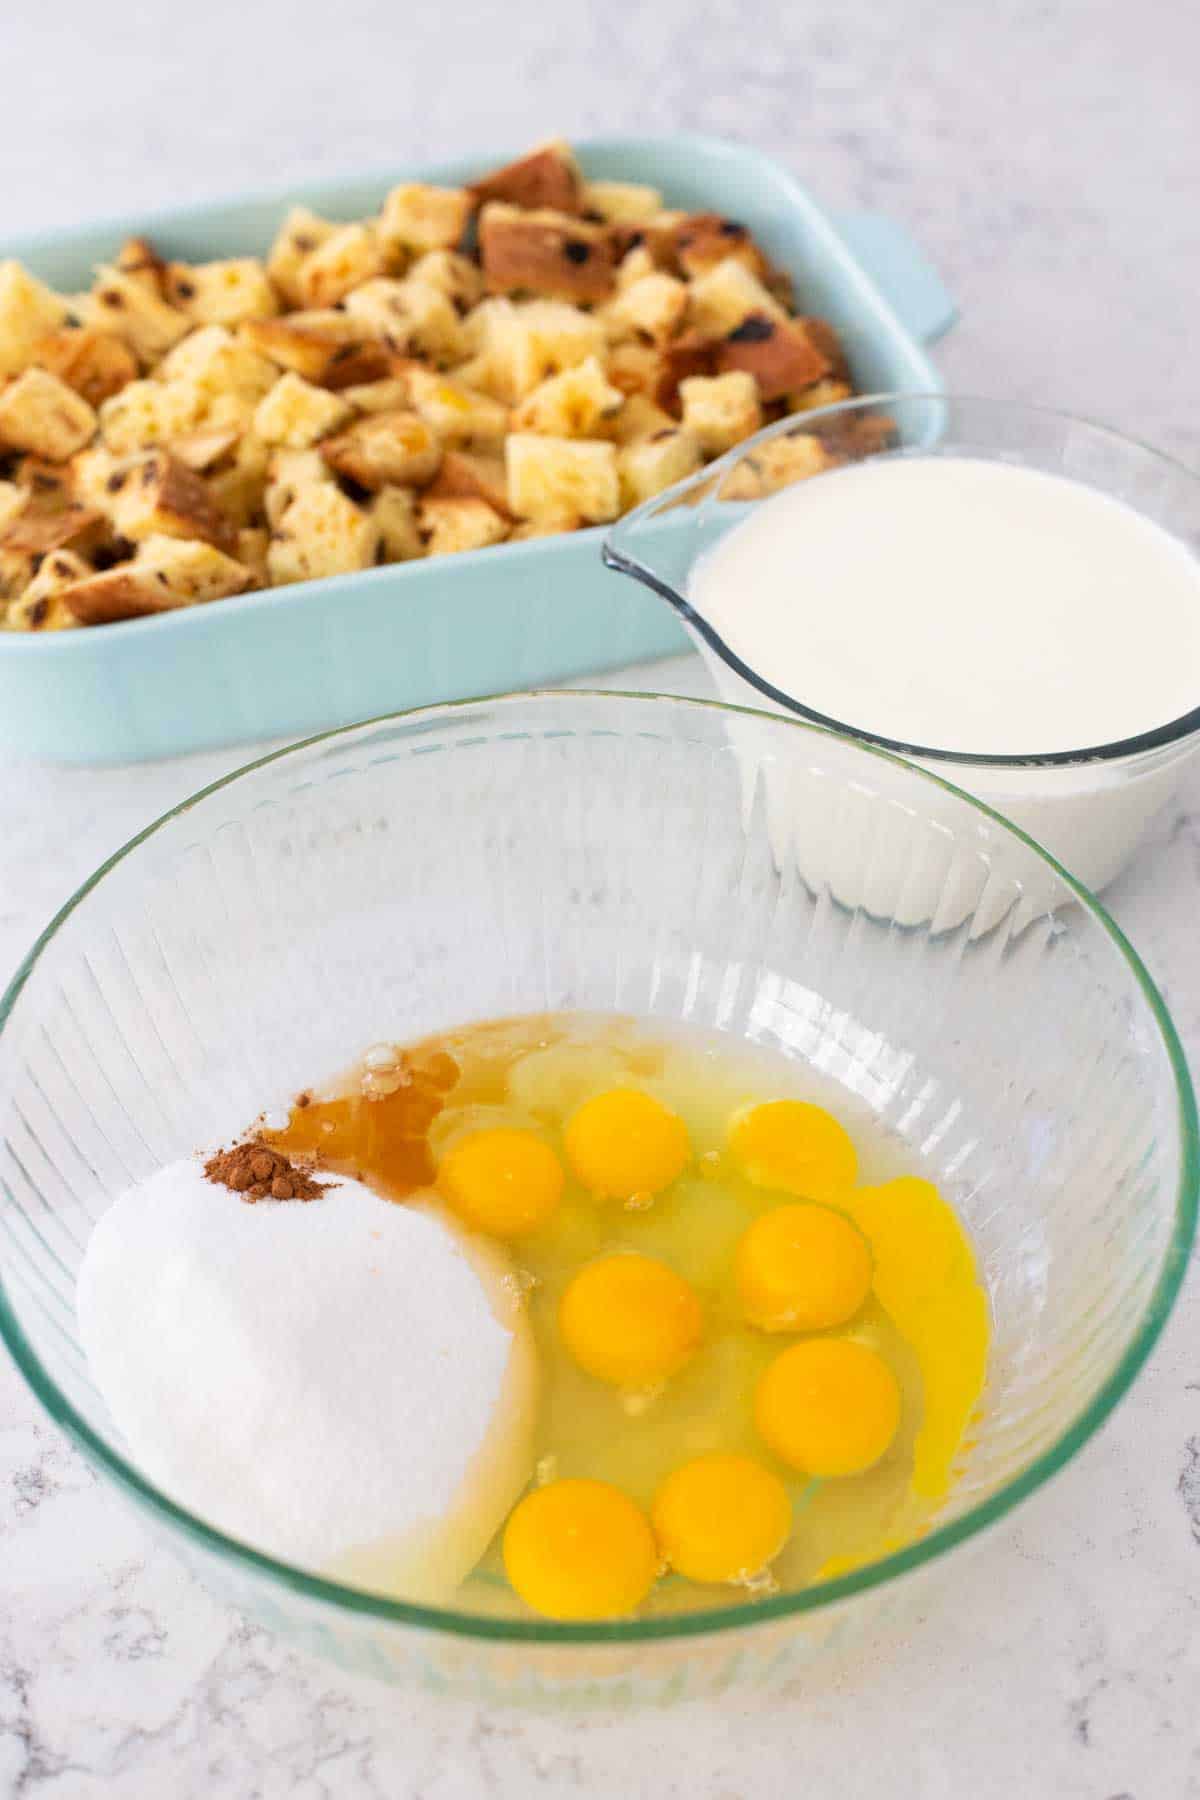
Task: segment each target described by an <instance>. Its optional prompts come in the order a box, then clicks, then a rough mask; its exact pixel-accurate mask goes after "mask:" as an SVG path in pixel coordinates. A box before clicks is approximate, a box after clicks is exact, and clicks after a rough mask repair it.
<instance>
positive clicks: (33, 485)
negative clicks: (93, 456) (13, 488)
mask: <svg viewBox="0 0 1200 1800" xmlns="http://www.w3.org/2000/svg"><path fill="white" fill-rule="evenodd" d="M13 479H14V481H15V482H16V484H17V487H18V488H19V489H20V490H21V491H22V493H23V494H24V496H25V500H26V504H27V505H28V506H30V507H33V508H34V509H35V510H36V511H38V512H62V511H63V510H64V509H65V508H66V507H68V506H73V505H74V504H75V503H76V494H75V477H74V465H73V463H69V462H68V463H52V462H46V461H45V460H44V459H43V458H42V457H40V456H23V457H22V458H21V460H20V461H19V462H18V464H17V466H16V468H15V469H14V470H13ZM3 511H4V508H3V506H2V505H0V524H2V515H3Z"/></svg>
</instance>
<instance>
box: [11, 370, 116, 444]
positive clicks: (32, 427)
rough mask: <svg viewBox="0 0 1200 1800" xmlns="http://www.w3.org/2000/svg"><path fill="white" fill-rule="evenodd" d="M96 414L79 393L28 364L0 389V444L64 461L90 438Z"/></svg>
mask: <svg viewBox="0 0 1200 1800" xmlns="http://www.w3.org/2000/svg"><path fill="white" fill-rule="evenodd" d="M95 430H96V415H95V413H94V412H93V410H92V408H91V407H90V406H89V405H88V403H87V401H86V400H85V399H84V398H83V396H82V394H77V393H76V392H75V390H74V388H70V387H68V386H67V384H66V382H65V381H60V380H59V378H58V376H57V375H51V374H50V372H49V370H48V369H40V368H37V367H36V366H31V367H29V368H27V369H26V370H24V372H23V373H22V374H20V375H18V376H17V378H16V380H15V381H11V382H10V383H9V384H8V386H7V387H6V388H4V389H3V391H0V445H4V446H6V447H7V448H8V449H10V450H28V451H30V452H31V453H32V454H33V455H34V456H41V457H44V458H45V459H46V461H47V462H65V461H66V460H67V458H68V457H69V456H74V454H75V452H76V451H77V450H82V449H83V446H84V445H85V444H86V443H89V442H90V441H91V438H92V435H93V433H94V432H95Z"/></svg>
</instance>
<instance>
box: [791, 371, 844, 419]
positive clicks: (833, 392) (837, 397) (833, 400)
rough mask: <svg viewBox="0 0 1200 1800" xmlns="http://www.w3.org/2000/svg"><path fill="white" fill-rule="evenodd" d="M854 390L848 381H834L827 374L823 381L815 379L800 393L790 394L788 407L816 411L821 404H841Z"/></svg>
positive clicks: (796, 410)
mask: <svg viewBox="0 0 1200 1800" xmlns="http://www.w3.org/2000/svg"><path fill="white" fill-rule="evenodd" d="M853 392H854V389H853V388H852V387H851V386H850V383H849V382H848V381H834V380H833V379H832V378H830V377H828V376H826V377H825V379H824V380H822V381H814V382H813V383H812V385H811V386H810V387H806V388H801V389H800V391H799V393H795V394H789V395H788V397H787V408H788V411H789V412H794V413H797V412H816V410H817V408H818V407H821V406H840V405H841V403H842V401H843V400H849V399H850V397H851V395H852V394H853Z"/></svg>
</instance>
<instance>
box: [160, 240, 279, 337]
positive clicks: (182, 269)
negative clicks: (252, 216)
mask: <svg viewBox="0 0 1200 1800" xmlns="http://www.w3.org/2000/svg"><path fill="white" fill-rule="evenodd" d="M165 282H166V297H167V299H168V300H169V301H170V302H171V304H172V306H177V307H178V308H179V309H180V311H181V312H185V313H186V314H187V316H188V318H189V319H192V320H193V321H194V322H195V323H197V324H200V325H240V324H241V322H242V320H243V319H262V318H270V317H271V315H272V314H274V313H277V312H278V311H279V300H278V297H277V295H276V293H275V289H274V288H273V287H272V286H271V283H270V281H269V280H268V278H267V271H266V269H265V268H264V267H263V265H262V263H261V262H260V261H259V260H258V258H257V256H236V257H231V258H229V259H228V260H227V261H223V262H207V263H171V264H169V265H168V268H167V272H166V277H165Z"/></svg>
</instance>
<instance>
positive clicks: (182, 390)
mask: <svg viewBox="0 0 1200 1800" xmlns="http://www.w3.org/2000/svg"><path fill="white" fill-rule="evenodd" d="M204 410H205V395H204V393H203V391H202V390H201V389H200V388H198V387H197V386H196V384H195V382H192V381H153V380H143V381H131V382H129V384H128V385H127V386H126V387H123V388H122V389H121V391H120V393H119V394H114V395H113V396H112V398H111V399H109V400H106V401H105V402H104V404H103V406H102V407H101V408H100V436H101V437H102V438H103V440H104V442H105V444H106V445H107V446H108V448H109V449H110V450H112V451H113V452H114V453H115V454H116V455H117V456H130V455H132V454H133V452H134V451H136V450H148V449H150V448H151V447H152V446H153V445H155V444H166V443H169V442H170V441H171V439H172V438H176V437H184V436H186V435H187V434H188V433H189V432H192V431H194V430H195V429H196V427H197V426H198V425H199V423H200V421H201V419H202V418H203V416H204Z"/></svg>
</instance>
